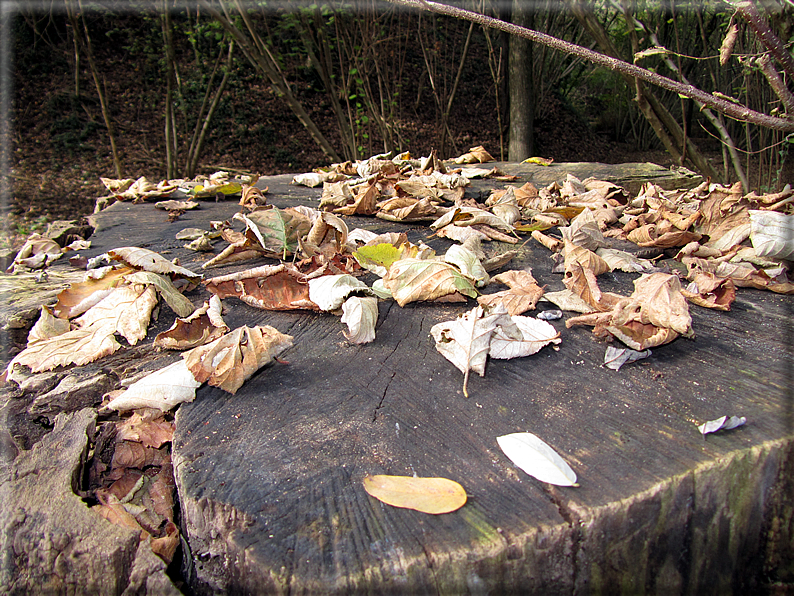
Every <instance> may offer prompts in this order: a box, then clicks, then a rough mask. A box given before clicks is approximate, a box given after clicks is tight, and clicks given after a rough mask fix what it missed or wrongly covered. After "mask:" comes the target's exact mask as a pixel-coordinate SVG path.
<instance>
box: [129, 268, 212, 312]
mask: <svg viewBox="0 0 794 596" xmlns="http://www.w3.org/2000/svg"><path fill="white" fill-rule="evenodd" d="M124 279H125V281H127V282H129V283H131V284H141V285H152V286H154V288H155V289H156V290H157V291H158V292H159V293H160V295H161V296H162V297H163V300H165V302H166V304H168V306H170V307H171V310H173V311H174V312H175V313H176V315H177V316H178V317H187V316H190V314H191V313H192V312H193V311H194V310H196V307H195V306H193V303H192V302H191V301H190V300H188V299H187V298H185V296H184V295H182V293H181V292H180V291H179V290H177V289H176V288H175V287H174V284H173V283H171V279H170V278H168V277H166V276H164V275H159V274H157V273H152V272H151V271H138V272H136V273H130V274H129V275H127V276H126V277H125V278H124Z"/></svg>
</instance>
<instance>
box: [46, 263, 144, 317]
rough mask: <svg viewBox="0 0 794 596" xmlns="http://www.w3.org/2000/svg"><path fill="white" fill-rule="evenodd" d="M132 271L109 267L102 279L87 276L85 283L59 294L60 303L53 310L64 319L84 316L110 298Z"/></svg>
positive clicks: (72, 286) (124, 268)
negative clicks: (99, 303) (100, 302)
mask: <svg viewBox="0 0 794 596" xmlns="http://www.w3.org/2000/svg"><path fill="white" fill-rule="evenodd" d="M132 271H133V269H132V268H131V267H117V268H111V267H107V268H105V272H104V275H102V277H100V278H96V277H88V276H86V280H85V281H83V282H79V283H74V284H72V285H71V286H69V287H68V288H67V289H65V290H64V291H63V292H61V293H60V294H58V303H57V304H56V305H55V307H54V308H53V312H54V313H55V315H56V316H57V317H61V318H64V319H71V318H73V317H76V316H78V315H81V314H83V313H84V312H85V311H87V310H88V309H89V308H91V307H92V306H94V305H95V304H96V303H98V302H99V301H100V300H102V299H103V298H105V297H106V296H108V295H109V294H110V293H111V292H112V291H113V288H115V287H116V286H117V285H119V284H121V283H124V282H123V280H124V276H126V275H128V274H129V273H132Z"/></svg>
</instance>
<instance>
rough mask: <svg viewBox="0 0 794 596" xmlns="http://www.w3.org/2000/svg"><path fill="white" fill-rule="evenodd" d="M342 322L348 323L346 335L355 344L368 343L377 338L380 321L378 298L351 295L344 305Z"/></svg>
mask: <svg viewBox="0 0 794 596" xmlns="http://www.w3.org/2000/svg"><path fill="white" fill-rule="evenodd" d="M342 312H343V313H344V314H343V315H342V322H343V323H345V324H347V328H348V331H346V332H345V337H346V338H347V339H348V340H350V341H351V342H353V343H354V344H366V343H369V342H371V341H373V340H374V339H375V324H376V323H377V322H378V299H377V298H374V297H372V296H367V297H365V298H362V297H360V296H351V297H350V298H348V299H347V300H345V303H344V304H343V305H342Z"/></svg>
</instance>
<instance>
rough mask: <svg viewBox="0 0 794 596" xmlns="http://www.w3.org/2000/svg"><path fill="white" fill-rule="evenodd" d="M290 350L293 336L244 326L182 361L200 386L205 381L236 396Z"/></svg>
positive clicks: (268, 328) (186, 356)
mask: <svg viewBox="0 0 794 596" xmlns="http://www.w3.org/2000/svg"><path fill="white" fill-rule="evenodd" d="M290 347H292V336H290V335H285V334H283V333H280V332H279V331H278V330H277V329H274V328H273V327H270V326H269V325H261V326H257V327H247V326H243V327H239V328H237V329H235V330H234V331H231V332H229V333H227V334H226V335H224V336H223V337H221V338H220V339H216V340H215V341H214V342H212V343H209V344H207V345H204V346H199V347H198V348H193V349H192V350H190V351H188V352H185V353H184V354H182V358H183V359H184V361H185V364H186V365H187V367H188V369H189V370H190V371H191V372H192V373H193V376H194V377H195V379H196V381H197V382H199V383H203V382H205V381H206V382H207V383H209V384H210V385H212V386H214V387H220V388H221V389H223V390H224V391H228V392H229V393H232V394H234V393H236V392H237V390H238V389H239V388H240V387H241V386H242V384H243V383H244V382H245V381H246V380H247V379H248V378H249V377H251V375H253V374H254V373H255V372H256V371H257V370H259V369H260V368H262V367H263V366H265V365H266V364H268V363H269V362H271V361H272V360H273V358H275V357H276V356H278V355H279V354H281V353H282V352H283V351H284V350H286V349H287V348H290Z"/></svg>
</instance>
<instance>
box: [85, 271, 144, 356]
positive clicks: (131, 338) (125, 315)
mask: <svg viewBox="0 0 794 596" xmlns="http://www.w3.org/2000/svg"><path fill="white" fill-rule="evenodd" d="M155 306H157V294H156V293H155V290H154V288H153V287H151V286H147V287H146V288H144V289H143V290H141V289H140V287H135V286H121V287H118V288H115V289H114V290H113V292H111V293H110V294H109V295H108V296H107V297H105V298H103V299H102V300H101V301H99V302H98V303H97V304H96V305H95V306H93V307H91V308H90V309H89V310H88V311H87V312H86V313H85V314H84V315H82V316H81V317H79V318H78V319H76V320H75V323H76V324H77V325H79V326H80V327H92V326H93V327H97V326H106V327H109V328H110V329H111V330H112V331H111V333H120V334H121V335H123V336H124V338H125V339H126V340H127V341H128V342H129V343H130V345H133V346H134V345H135V344H136V343H138V342H139V341H140V340H142V339H143V338H145V337H146V329H147V328H148V327H149V320H150V318H151V316H152V311H153V310H154V307H155ZM89 362H92V360H90V361H89Z"/></svg>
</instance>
